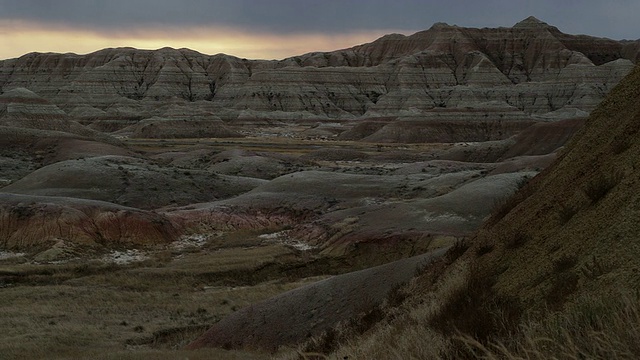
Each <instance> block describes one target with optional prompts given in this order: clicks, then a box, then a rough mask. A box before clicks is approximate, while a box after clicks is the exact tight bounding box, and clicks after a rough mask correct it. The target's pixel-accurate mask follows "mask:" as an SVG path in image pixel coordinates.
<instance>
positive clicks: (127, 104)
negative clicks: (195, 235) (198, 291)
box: [0, 18, 640, 136]
mask: <svg viewBox="0 0 640 360" xmlns="http://www.w3.org/2000/svg"><path fill="white" fill-rule="evenodd" d="M638 44H639V43H638V42H637V41H635V42H632V41H614V40H609V39H601V38H594V37H588V36H574V35H568V34H564V33H562V32H560V31H559V30H558V29H557V28H555V27H553V26H550V25H548V24H545V23H544V22H541V21H539V20H537V19H535V18H528V19H526V20H524V21H522V22H520V23H518V24H516V25H515V26H513V27H512V28H493V29H488V28H484V29H474V28H464V27H459V26H451V25H447V24H436V25H434V26H432V27H431V28H430V29H428V30H425V31H421V32H418V33H416V34H413V35H411V36H403V35H398V34H394V35H388V36H385V37H382V38H380V39H378V40H376V41H374V42H372V43H369V44H364V45H360V46H356V47H353V48H350V49H344V50H339V51H334V52H326V53H309V54H305V55H301V56H296V57H292V58H287V59H283V60H280V61H258V60H255V61H254V60H247V59H239V58H235V57H231V56H227V55H223V54H219V55H214V56H209V55H204V54H200V53H197V52H195V51H191V50H188V49H179V50H176V49H170V48H164V49H160V50H155V51H146V50H136V49H132V48H120V49H104V50H101V51H98V52H95V53H92V54H88V55H75V54H40V53H31V54H27V55H24V56H22V57H20V58H17V59H11V60H5V61H1V62H0V92H1V93H6V92H9V91H11V90H12V89H16V88H25V89H28V90H29V91H31V92H34V93H36V94H38V95H39V96H42V97H43V98H44V99H46V100H47V101H49V102H51V104H52V105H55V106H57V107H58V108H59V109H60V111H63V112H64V114H66V115H68V116H70V117H71V118H73V119H75V120H82V121H84V123H93V125H92V126H94V127H96V128H101V129H105V128H107V129H110V131H113V130H118V129H122V128H124V127H126V126H128V125H132V124H133V123H135V122H137V121H138V120H141V119H147V118H154V117H155V118H154V119H155V120H154V121H155V122H158V121H160V120H161V119H163V118H164V119H166V118H169V119H174V120H176V119H178V120H183V121H196V123H197V122H198V121H201V120H203V119H207V120H211V119H213V120H215V121H218V119H219V118H221V119H222V120H225V121H228V120H238V119H239V120H247V119H249V120H251V119H257V118H268V119H278V120H282V119H304V118H314V119H323V118H341V119H352V118H361V117H365V118H370V117H379V116H383V115H391V116H394V117H397V116H399V115H403V114H404V115H408V116H416V115H418V116H423V115H424V116H426V119H431V120H433V121H440V120H441V118H444V119H445V120H447V119H448V118H454V119H460V118H469V119H470V120H479V119H485V120H494V119H495V120H503V119H504V120H513V119H528V118H530V116H531V115H540V114H547V113H549V114H552V115H551V117H552V118H557V117H565V118H566V117H571V116H575V112H576V109H581V110H583V111H590V110H592V109H593V107H594V106H595V105H597V104H598V103H599V102H600V100H601V99H602V98H603V96H604V95H605V94H606V93H607V92H608V91H609V90H610V89H611V88H612V87H613V86H614V85H615V84H616V83H617V82H618V81H619V80H620V79H621V78H622V77H623V76H624V75H625V74H627V73H628V72H629V71H630V69H631V68H632V66H633V65H632V64H633V63H635V62H637V61H638V57H639V54H640V52H639V45H638ZM470 109H476V111H475V112H471V113H470V112H469V110H470ZM56 111H57V110H56ZM469 114H471V115H469ZM59 115H62V113H60V114H59ZM217 126H218V125H217ZM219 126H222V125H219ZM196 127H201V126H200V125H196ZM132 131H134V132H135V131H137V132H138V133H140V132H141V131H144V130H141V129H134V130H132ZM222 131H223V133H224V134H226V133H228V131H227V130H222ZM207 133H216V132H215V131H213V130H207ZM143 135H144V134H143ZM188 135H189V134H186V135H184V136H188ZM192 136H197V134H195V135H192Z"/></svg>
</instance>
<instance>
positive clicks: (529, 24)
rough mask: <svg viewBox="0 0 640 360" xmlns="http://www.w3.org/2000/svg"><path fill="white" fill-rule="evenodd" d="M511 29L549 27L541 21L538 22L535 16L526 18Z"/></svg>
mask: <svg viewBox="0 0 640 360" xmlns="http://www.w3.org/2000/svg"><path fill="white" fill-rule="evenodd" d="M513 27H514V28H541V27H549V24H547V23H546V22H544V21H542V20H539V19H538V18H536V17H535V16H529V17H528V18H526V19H524V20H522V21H520V22H519V23H517V24H515V25H514V26H513Z"/></svg>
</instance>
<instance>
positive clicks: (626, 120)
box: [337, 68, 640, 359]
mask: <svg viewBox="0 0 640 360" xmlns="http://www.w3.org/2000/svg"><path fill="white" fill-rule="evenodd" d="M638 104H640V68H636V69H635V70H634V71H633V72H632V73H631V74H630V75H629V76H627V77H626V78H625V79H624V80H623V81H622V82H621V83H620V84H619V85H618V86H617V87H616V88H615V89H614V91H612V92H611V94H610V95H609V96H608V98H607V99H606V100H605V101H603V103H602V104H601V105H600V106H599V107H598V108H597V109H596V110H595V111H594V112H593V113H592V115H591V117H590V118H589V120H588V121H587V124H586V126H585V127H584V128H583V129H582V130H581V131H580V132H579V133H578V134H577V135H576V136H575V137H574V138H573V139H572V141H571V142H570V143H569V145H567V147H566V150H565V151H564V152H563V154H562V155H561V157H560V158H559V159H558V160H557V161H556V162H555V164H554V165H552V166H551V167H549V168H548V169H547V170H545V171H544V172H543V173H541V174H540V175H539V176H537V177H536V178H534V179H533V180H532V181H531V182H530V183H529V184H528V185H527V186H525V187H524V188H522V189H521V190H520V191H519V192H517V193H516V195H515V196H514V197H512V198H511V199H510V200H509V201H508V202H507V203H506V204H505V205H504V206H503V207H502V208H499V209H498V210H496V211H495V213H494V214H493V215H492V217H491V218H490V219H489V220H488V221H487V222H486V223H485V224H484V225H483V227H482V228H481V230H480V231H479V232H478V233H477V234H476V236H475V237H474V238H473V239H471V240H470V241H469V245H470V247H468V248H466V247H464V246H459V247H457V248H456V250H457V253H451V254H450V255H449V258H448V261H447V262H446V263H443V264H442V265H446V268H444V267H442V268H438V267H437V266H436V267H432V268H431V269H428V270H427V271H426V272H425V273H424V274H423V275H421V276H420V277H418V278H416V279H415V280H414V282H413V283H412V284H411V286H409V287H407V291H411V292H412V295H411V296H410V297H409V298H408V299H407V300H406V301H405V303H404V304H403V305H402V306H400V308H397V309H395V310H393V311H391V312H390V313H391V314H393V317H391V316H390V317H388V318H387V320H386V321H383V322H382V323H379V324H378V325H377V326H376V327H375V328H374V329H373V330H370V331H369V332H367V333H366V335H364V336H360V337H356V338H355V339H354V338H351V339H349V338H348V336H345V337H344V338H343V340H344V341H343V343H342V346H341V347H340V349H339V350H338V351H337V353H338V358H342V357H343V356H349V357H350V358H351V357H352V356H355V357H357V358H369V357H377V358H380V357H382V358H385V357H387V358H392V357H402V358H464V357H467V358H477V357H479V356H481V355H488V356H490V357H489V358H502V357H505V358H522V357H518V356H525V355H526V356H525V358H533V359H544V358H549V357H551V356H554V357H556V358H572V359H575V358H637V357H638V356H639V355H640V348H638V346H637V344H638V336H639V335H640V332H639V331H638V329H639V323H640V317H639V316H638V308H639V305H638V298H637V295H634V294H637V289H638V288H639V286H640V275H639V271H640V270H639V268H640V266H639V262H638V260H637V259H638V257H639V256H640V242H639V241H638V234H640V222H639V221H638V219H639V218H640V191H639V190H640V171H639V170H640V169H638V166H639V163H638V158H640V105H638ZM454 258H457V259H456V260H452V259H454ZM443 268H444V270H443ZM398 313H401V315H398ZM523 325H524V326H523ZM458 331H459V332H458ZM460 332H462V334H466V335H463V336H462V337H460V336H459V335H460ZM540 339H546V340H540ZM492 344H493V345H492ZM496 344H501V345H499V346H498V345H496ZM491 356H496V357H491Z"/></svg>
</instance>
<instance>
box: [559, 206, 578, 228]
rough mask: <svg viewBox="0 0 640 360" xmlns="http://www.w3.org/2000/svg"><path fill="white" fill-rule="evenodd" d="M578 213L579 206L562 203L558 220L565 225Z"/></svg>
mask: <svg viewBox="0 0 640 360" xmlns="http://www.w3.org/2000/svg"><path fill="white" fill-rule="evenodd" d="M577 213H578V208H577V207H573V206H571V205H561V206H560V211H558V220H559V221H560V224H562V225H564V224H566V223H568V222H569V220H571V219H572V218H573V216H574V215H575V214H577Z"/></svg>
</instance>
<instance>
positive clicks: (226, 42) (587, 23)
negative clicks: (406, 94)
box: [0, 0, 640, 59]
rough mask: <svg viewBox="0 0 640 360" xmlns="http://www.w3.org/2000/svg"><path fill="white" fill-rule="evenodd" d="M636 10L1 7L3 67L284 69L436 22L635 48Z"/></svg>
mask: <svg viewBox="0 0 640 360" xmlns="http://www.w3.org/2000/svg"><path fill="white" fill-rule="evenodd" d="M638 14H640V0H608V1H602V0H465V1H463V0H438V1H437V0H313V1H311V0H0V59H7V58H14V57H19V56H21V55H23V54H26V53H29V52H34V51H35V52H61V53H65V52H73V53H77V54H86V53H90V52H93V51H97V50H100V49H103V48H107V47H135V48H141V49H158V48H162V47H166V46H169V47H173V48H190V49H193V50H196V51H199V52H202V53H205V54H217V53H225V54H229V55H234V56H238V57H243V58H250V59H282V58H285V57H288V56H294V55H300V54H304V53H307V52H311V51H330V50H337V49H342V48H347V47H351V46H354V45H358V44H362V43H366V42H371V41H373V40H375V39H377V38H378V37H380V36H382V35H385V34H389V33H401V34H405V35H410V34H413V33H415V32H417V31H421V30H426V29H428V28H429V27H431V25H433V24H434V23H436V22H446V23H448V24H451V25H459V26H466V27H500V26H504V27H509V26H513V25H514V24H515V23H517V22H518V21H521V20H523V19H525V18H527V17H528V16H535V17H537V18H538V19H540V20H542V21H545V22H547V23H548V24H550V25H553V26H556V27H558V28H559V29H560V30H561V31H563V32H565V33H570V34H586V35H592V36H599V37H608V38H611V39H616V40H621V39H633V40H635V39H640V21H638Z"/></svg>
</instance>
